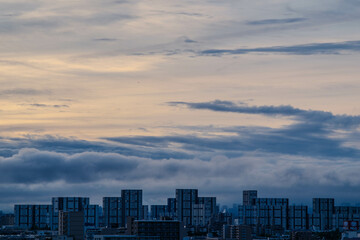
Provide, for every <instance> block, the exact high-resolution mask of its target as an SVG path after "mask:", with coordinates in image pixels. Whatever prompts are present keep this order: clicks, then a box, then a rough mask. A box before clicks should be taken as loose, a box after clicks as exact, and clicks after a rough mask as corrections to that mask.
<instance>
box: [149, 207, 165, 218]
mask: <svg viewBox="0 0 360 240" xmlns="http://www.w3.org/2000/svg"><path fill="white" fill-rule="evenodd" d="M167 208H168V206H167V205H151V213H150V219H151V220H155V219H157V220H160V218H161V217H167V216H169V215H168V214H169V212H168V209H167Z"/></svg>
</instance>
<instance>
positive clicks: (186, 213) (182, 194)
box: [176, 189, 198, 226]
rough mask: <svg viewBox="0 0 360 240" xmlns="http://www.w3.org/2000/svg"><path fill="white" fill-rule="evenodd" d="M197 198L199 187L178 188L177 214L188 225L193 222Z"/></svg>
mask: <svg viewBox="0 0 360 240" xmlns="http://www.w3.org/2000/svg"><path fill="white" fill-rule="evenodd" d="M197 198H198V190H197V189H176V213H177V214H176V215H177V218H178V220H180V221H182V222H183V223H184V224H185V225H186V226H187V225H192V224H193V206H194V204H196V201H197Z"/></svg>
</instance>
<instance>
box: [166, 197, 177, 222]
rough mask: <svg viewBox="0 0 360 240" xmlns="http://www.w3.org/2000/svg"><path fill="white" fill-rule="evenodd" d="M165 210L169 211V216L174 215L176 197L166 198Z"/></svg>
mask: <svg viewBox="0 0 360 240" xmlns="http://www.w3.org/2000/svg"><path fill="white" fill-rule="evenodd" d="M167 210H168V212H169V217H172V218H174V217H175V216H176V198H168V199H167Z"/></svg>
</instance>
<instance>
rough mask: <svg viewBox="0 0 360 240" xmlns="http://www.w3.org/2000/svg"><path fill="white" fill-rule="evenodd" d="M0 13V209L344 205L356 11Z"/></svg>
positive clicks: (60, 8) (353, 103)
mask: <svg viewBox="0 0 360 240" xmlns="http://www.w3.org/2000/svg"><path fill="white" fill-rule="evenodd" d="M0 5H1V8H0V43H1V44H0V51H1V57H0V210H9V209H11V206H12V205H13V204H14V203H24V202H27V200H28V199H34V202H37V203H44V202H46V201H47V199H48V198H49V197H50V196H88V197H90V198H91V199H94V200H95V201H96V202H99V203H100V202H101V198H102V196H116V195H117V193H119V192H120V190H119V189H124V188H126V189H144V199H147V201H149V203H156V202H161V200H162V199H166V196H168V195H169V194H171V193H172V192H173V189H176V188H184V189H187V188H196V189H200V190H201V193H202V194H203V195H209V194H212V195H214V196H217V200H218V202H219V203H223V204H227V205H230V204H232V203H236V202H238V201H240V199H241V192H242V191H243V190H245V189H257V190H259V192H261V195H262V196H273V197H281V196H286V197H288V198H289V199H290V201H292V202H295V203H305V204H310V201H311V198H312V197H333V198H335V199H337V200H338V201H339V202H338V203H339V204H341V203H343V202H344V203H350V204H352V205H355V204H358V203H360V194H359V193H360V177H359V174H358V172H359V170H360V162H359V159H360V132H359V126H360V106H359V104H358V103H359V102H360V95H359V90H360V81H359V76H360V69H359V67H358V63H359V60H360V32H359V31H357V29H358V26H359V24H360V3H359V2H358V1H354V0H345V1H341V2H340V1H337V0H319V1H316V2H314V1H310V0H305V1H296V2H294V1H290V0H269V1H266V2H264V1H261V0H241V1H239V0H226V1H214V0H200V1H193V0H185V1H184V0H174V1H165V0H155V1H151V2H150V1H146V0H133V1H132V0H131V1H129V0H105V1H100V0H92V1H85V0H80V1H73V2H71V1H58V2H54V1H49V0H36V1H31V2H29V1H26V0H4V1H1V4H0Z"/></svg>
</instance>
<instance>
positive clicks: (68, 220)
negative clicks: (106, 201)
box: [58, 210, 85, 240]
mask: <svg viewBox="0 0 360 240" xmlns="http://www.w3.org/2000/svg"><path fill="white" fill-rule="evenodd" d="M84 222H85V216H84V212H64V211H62V210H60V211H59V225H58V228H59V230H58V232H59V235H60V236H67V237H72V238H73V240H84Z"/></svg>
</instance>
